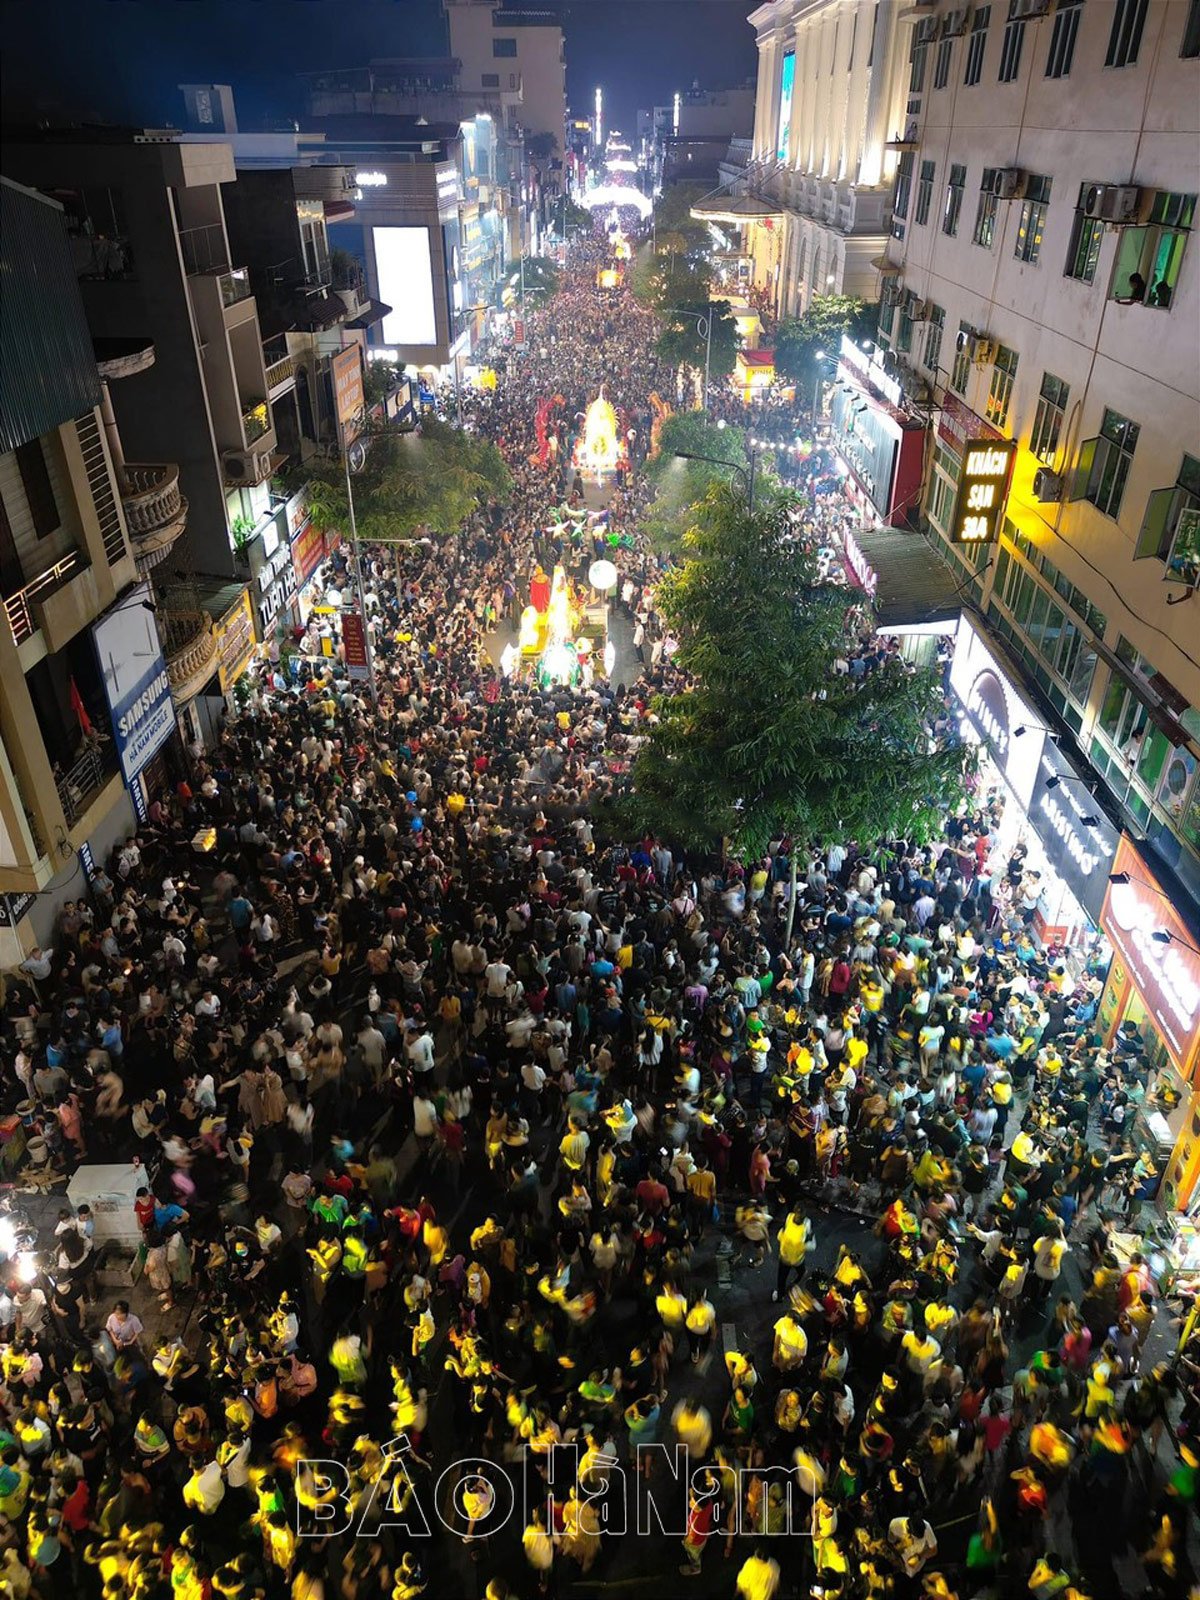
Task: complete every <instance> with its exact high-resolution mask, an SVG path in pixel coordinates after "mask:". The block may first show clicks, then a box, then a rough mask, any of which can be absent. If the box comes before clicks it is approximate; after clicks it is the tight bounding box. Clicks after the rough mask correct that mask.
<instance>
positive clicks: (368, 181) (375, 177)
mask: <svg viewBox="0 0 1200 1600" xmlns="http://www.w3.org/2000/svg"><path fill="white" fill-rule="evenodd" d="M354 181H355V183H357V185H358V187H359V188H360V189H386V188H387V173H386V172H360V173H358V175H357V176H356V177H355V180H354Z"/></svg>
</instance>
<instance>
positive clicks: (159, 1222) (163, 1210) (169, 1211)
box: [154, 1200, 183, 1233]
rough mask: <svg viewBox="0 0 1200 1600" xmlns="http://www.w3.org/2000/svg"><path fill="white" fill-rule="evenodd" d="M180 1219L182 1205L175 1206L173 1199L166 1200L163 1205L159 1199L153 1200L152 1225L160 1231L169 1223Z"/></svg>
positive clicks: (181, 1216)
mask: <svg viewBox="0 0 1200 1600" xmlns="http://www.w3.org/2000/svg"><path fill="white" fill-rule="evenodd" d="M182 1219H183V1207H182V1206H177V1205H176V1204H175V1202H174V1201H173V1200H168V1201H167V1203H166V1205H163V1204H162V1203H161V1202H160V1201H155V1204H154V1226H155V1227H156V1228H157V1229H158V1230H159V1232H160V1233H161V1232H162V1230H163V1229H164V1228H165V1227H166V1226H167V1225H168V1224H169V1223H172V1222H180V1221H182Z"/></svg>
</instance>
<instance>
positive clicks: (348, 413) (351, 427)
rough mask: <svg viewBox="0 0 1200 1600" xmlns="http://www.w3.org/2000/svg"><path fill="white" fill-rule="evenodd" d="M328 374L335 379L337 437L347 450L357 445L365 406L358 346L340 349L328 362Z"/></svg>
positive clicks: (334, 404)
mask: <svg viewBox="0 0 1200 1600" xmlns="http://www.w3.org/2000/svg"><path fill="white" fill-rule="evenodd" d="M329 371H330V374H331V376H332V378H333V406H334V411H335V413H336V415H337V425H338V437H339V438H340V439H341V441H342V449H343V450H345V449H346V447H347V446H348V445H351V444H353V443H354V439H355V435H356V434H357V433H358V430H359V427H360V425H361V423H362V414H363V407H364V405H365V403H366V402H365V399H364V397H363V375H362V356H361V355H360V353H359V349H358V346H357V345H356V344H352V345H348V346H347V347H346V349H345V350H339V351H338V353H337V355H335V356H334V358H333V360H332V361H331V362H330V363H329Z"/></svg>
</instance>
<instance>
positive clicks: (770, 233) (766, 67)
mask: <svg viewBox="0 0 1200 1600" xmlns="http://www.w3.org/2000/svg"><path fill="white" fill-rule="evenodd" d="M914 15H915V12H914V10H913V8H911V7H904V6H902V5H901V4H900V0H769V3H768V4H766V5H762V6H759V7H758V9H757V10H755V11H753V12H752V13H751V15H750V22H751V24H752V25H753V27H754V29H755V33H756V37H757V44H758V78H757V89H756V94H755V103H754V132H753V139H752V143H751V146H750V150H749V154H748V158H747V159H745V162H744V164H743V160H742V157H741V156H740V155H739V156H738V158H737V159H736V160H735V164H734V168H733V170H732V171H729V172H725V173H723V174H722V176H723V177H727V178H729V179H732V187H733V188H734V191H735V193H742V194H747V195H749V196H751V197H753V198H754V199H756V200H757V201H758V202H759V207H758V213H757V215H756V216H755V217H754V219H753V220H750V221H748V222H747V223H746V224H745V232H746V237H745V248H746V249H747V251H748V253H749V254H750V255H751V256H752V258H753V281H754V283H755V285H756V287H757V289H758V290H759V292H760V295H761V296H762V297H763V300H764V303H765V304H766V305H767V306H768V307H769V308H770V309H771V310H772V311H773V312H774V313H775V315H777V316H780V317H784V316H798V315H801V314H802V313H803V312H804V311H805V310H807V308H808V305H809V302H810V301H811V300H812V298H813V296H814V295H828V294H849V295H859V296H861V297H862V298H863V299H864V300H868V301H871V300H874V299H875V298H877V295H878V285H879V277H878V268H877V266H876V265H875V263H876V262H877V260H878V258H879V256H880V255H881V253H882V251H883V248H884V245H885V243H886V241H887V236H888V227H889V223H890V207H891V198H892V178H893V174H894V172H895V167H896V162H897V151H896V149H895V148H894V143H893V141H895V140H897V139H899V137H900V136H901V135H902V134H903V133H904V131H905V130H906V127H907V123H908V121H909V118H910V112H909V104H908V100H909V95H908V79H907V71H908V68H907V58H908V40H909V38H910V35H911V33H912V30H913V27H914V26H915V24H914V22H913V21H912V18H913V16H914Z"/></svg>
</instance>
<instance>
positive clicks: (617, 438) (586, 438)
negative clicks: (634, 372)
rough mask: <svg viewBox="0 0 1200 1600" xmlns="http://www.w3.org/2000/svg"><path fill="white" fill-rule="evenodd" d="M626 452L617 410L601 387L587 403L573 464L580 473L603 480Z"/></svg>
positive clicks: (615, 467) (622, 458) (622, 459)
mask: <svg viewBox="0 0 1200 1600" xmlns="http://www.w3.org/2000/svg"><path fill="white" fill-rule="evenodd" d="M626 454H627V450H626V444H625V440H624V439H623V438H622V437H621V432H620V429H619V428H618V426H617V413H616V411H615V410H614V409H613V405H612V402H611V401H609V400H606V399H605V398H604V390H603V389H601V391H600V393H599V394H598V395H597V397H596V398H595V400H593V401H592V403H591V405H590V406H588V408H587V411H586V412H585V413H584V418H583V431H582V433H581V434H580V435H579V438H578V440H577V441H576V445H575V453H574V457H573V463H574V465H575V466H576V467H578V469H579V470H580V472H586V473H590V474H593V475H594V476H595V479H596V481H597V482H601V481H602V480H603V478H604V476H605V474H606V473H609V472H615V471H616V469H617V463H618V462H620V461H624V460H625V457H626Z"/></svg>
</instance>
